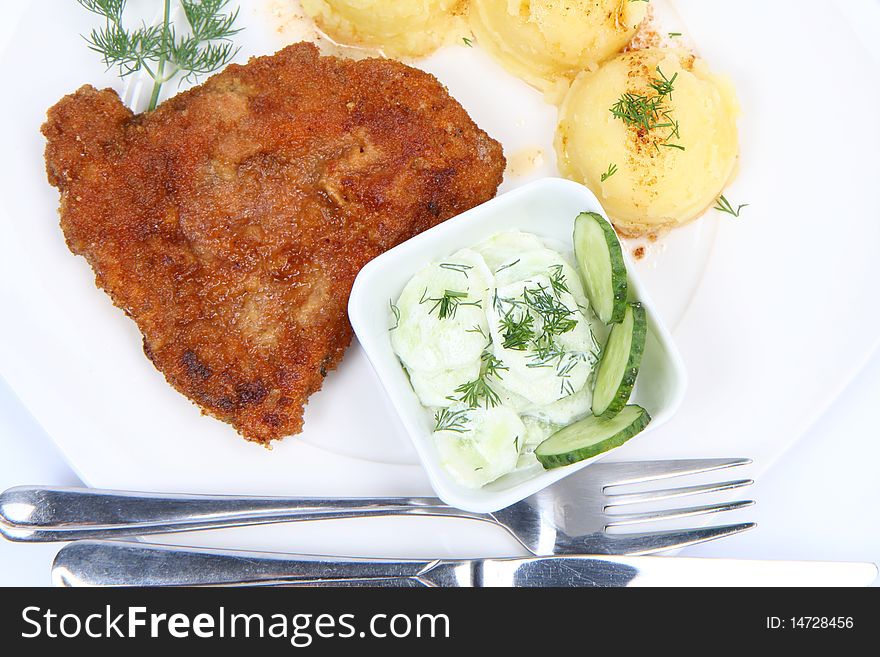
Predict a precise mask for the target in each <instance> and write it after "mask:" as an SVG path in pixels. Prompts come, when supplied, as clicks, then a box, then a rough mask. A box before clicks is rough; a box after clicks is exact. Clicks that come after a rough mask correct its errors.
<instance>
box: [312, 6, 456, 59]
mask: <svg viewBox="0 0 880 657" xmlns="http://www.w3.org/2000/svg"><path fill="white" fill-rule="evenodd" d="M302 7H303V9H304V10H305V12H306V13H307V14H308V15H309V16H311V17H312V18H313V19H314V20H315V22H316V23H317V24H318V27H320V28H321V29H322V30H323V31H324V32H325V33H326V34H327V35H328V36H329V37H330V38H331V39H333V40H334V41H336V42H338V43H345V44H352V45H361V46H367V47H370V48H379V49H381V50H382V51H383V52H384V53H385V54H386V55H388V56H389V57H421V56H423V55H427V54H429V53H431V52H433V51H434V50H436V49H437V48H438V47H440V46H441V45H443V44H444V43H446V42H447V41H449V40H452V39H458V38H460V37H461V36H462V35H463V34H466V30H465V29H464V18H463V14H464V12H465V11H466V3H465V0H396V1H395V2H389V1H388V0H302Z"/></svg>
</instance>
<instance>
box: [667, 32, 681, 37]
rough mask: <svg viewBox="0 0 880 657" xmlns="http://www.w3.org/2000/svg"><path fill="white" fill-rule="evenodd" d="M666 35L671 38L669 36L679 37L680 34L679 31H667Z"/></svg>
mask: <svg viewBox="0 0 880 657" xmlns="http://www.w3.org/2000/svg"><path fill="white" fill-rule="evenodd" d="M668 36H669V37H670V38H671V37H680V36H681V32H669V33H668Z"/></svg>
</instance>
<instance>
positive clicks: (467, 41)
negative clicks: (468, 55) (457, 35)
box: [461, 37, 474, 48]
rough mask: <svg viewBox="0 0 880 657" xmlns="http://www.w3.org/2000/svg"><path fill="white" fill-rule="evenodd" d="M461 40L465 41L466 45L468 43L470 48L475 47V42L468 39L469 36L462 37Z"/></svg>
mask: <svg viewBox="0 0 880 657" xmlns="http://www.w3.org/2000/svg"><path fill="white" fill-rule="evenodd" d="M461 40H462V41H464V45H466V46H467V47H468V48H473V47H474V42H473V41H471V40H470V39H468V38H467V37H461Z"/></svg>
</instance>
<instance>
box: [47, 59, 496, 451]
mask: <svg viewBox="0 0 880 657" xmlns="http://www.w3.org/2000/svg"><path fill="white" fill-rule="evenodd" d="M42 131H43V134H44V135H45V136H46V139H47V140H48V145H47V147H46V168H47V172H48V176H49V181H50V182H51V183H52V184H53V185H55V186H56V187H58V189H59V190H60V191H61V207H60V213H61V227H62V229H63V231H64V235H65V237H66V239H67V243H68V245H69V247H70V250H71V251H73V252H74V253H76V254H80V255H83V256H84V257H85V258H86V259H87V260H88V261H89V263H90V264H91V266H92V267H93V269H94V270H95V274H96V280H97V284H98V285H99V286H100V287H102V288H103V289H104V290H105V291H106V292H107V293H108V294H109V295H110V296H111V297H112V299H113V302H114V303H115V304H116V305H117V306H119V307H120V308H122V309H123V310H124V311H125V312H126V313H127V314H128V315H129V316H130V317H131V318H132V319H134V321H135V322H137V325H138V326H139V327H140V330H141V332H142V333H143V336H144V351H145V352H146V354H147V356H148V357H149V358H150V360H152V362H153V363H154V364H155V366H156V367H157V368H158V369H159V370H161V371H162V373H163V374H164V375H165V377H166V378H167V379H168V381H169V382H170V383H171V385H173V386H174V387H175V388H177V390H179V391H180V392H182V393H183V394H185V395H186V396H188V397H189V398H190V399H192V400H193V401H194V402H195V403H196V404H198V405H199V406H200V407H201V408H202V409H203V411H204V412H206V413H209V414H210V415H213V416H214V417H217V418H219V419H221V420H224V421H226V422H229V423H230V424H232V425H233V426H234V427H235V428H236V429H237V430H238V431H239V432H240V433H241V434H242V435H243V436H244V437H245V438H247V439H249V440H254V441H258V442H263V443H266V442H268V441H271V440H273V439H277V438H281V437H283V436H287V435H290V434H294V433H298V432H299V431H300V430H301V429H302V424H303V420H302V415H303V407H304V405H305V403H306V400H307V399H308V396H309V395H310V394H312V393H313V392H315V391H316V390H318V389H319V388H320V387H321V382H322V379H323V377H324V376H325V375H326V374H327V372H328V371H330V370H331V369H333V368H334V367H336V365H337V364H338V363H339V361H340V359H341V357H342V354H343V352H344V351H345V348H346V347H347V346H348V344H349V342H350V340H351V327H350V326H349V323H348V319H347V314H346V305H347V302H348V296H349V292H350V291H351V286H352V283H353V281H354V278H355V275H356V274H357V272H358V270H359V269H360V268H361V267H362V266H363V265H364V264H365V263H366V262H367V261H369V260H370V259H371V258H373V257H375V256H376V255H378V254H380V253H382V252H383V251H385V250H386V249H389V248H390V247H392V246H394V245H396V244H398V243H400V242H402V241H403V240H406V239H407V238H409V237H411V236H413V235H415V234H417V233H419V232H420V231H423V230H425V229H427V228H429V227H431V226H433V225H435V224H437V223H439V222H441V221H444V220H445V219H448V218H449V217H452V216H453V215H456V214H458V213H460V212H462V211H464V210H467V209H468V208H470V207H473V206H474V205H477V204H479V203H481V202H483V201H486V200H487V199H489V198H491V197H492V196H494V194H495V191H496V188H497V187H498V184H499V183H500V181H501V177H502V172H503V169H504V157H503V155H502V153H501V147H500V145H499V144H498V143H497V142H495V141H494V140H493V139H491V138H490V137H489V136H487V135H486V133H485V132H483V131H482V130H480V129H479V128H478V127H477V126H476V125H475V124H474V122H473V121H472V120H471V119H470V117H468V115H467V113H466V112H465V111H464V110H463V109H462V107H461V106H460V105H459V104H458V103H457V102H456V101H455V100H454V99H453V98H451V97H450V96H449V94H448V93H447V92H446V90H445V89H444V88H443V86H441V85H440V83H439V82H438V81H437V80H436V79H435V78H434V77H433V76H431V75H428V74H427V73H424V72H422V71H419V70H416V69H413V68H410V67H408V66H405V65H403V64H400V63H399V62H395V61H389V60H378V59H365V60H361V61H351V60H347V59H338V58H335V57H322V56H319V54H318V51H317V49H316V48H315V47H314V46H312V45H311V44H296V45H292V46H290V47H287V48H285V49H284V50H281V51H280V52H278V53H277V54H275V55H273V56H271V57H260V58H256V59H253V60H251V61H250V62H249V63H248V64H247V65H244V66H237V65H232V66H229V67H227V68H226V69H225V70H224V71H223V72H222V73H220V74H218V75H215V76H213V77H211V78H210V79H208V80H207V81H206V82H205V83H204V84H202V85H201V86H199V87H196V88H194V89H192V90H190V91H187V92H185V93H181V94H179V95H177V96H176V97H174V98H171V99H170V100H168V101H166V102H165V103H164V104H162V105H161V106H160V107H159V108H158V109H157V110H156V111H154V112H151V113H147V114H141V115H133V114H132V113H131V112H130V111H129V110H128V109H127V108H126V107H124V106H123V105H122V103H121V102H120V100H119V97H118V96H117V95H116V93H115V92H113V91H111V90H104V91H98V90H96V89H94V88H93V87H90V86H84V87H82V88H81V89H79V91H77V92H76V93H75V94H72V95H70V96H67V97H65V98H63V99H62V100H61V101H60V102H58V103H57V104H56V105H55V106H54V107H52V108H51V109H50V110H49V113H48V120H47V122H46V123H45V124H44V125H43V128H42ZM376 312H377V313H383V312H386V310H385V309H384V308H376ZM339 403H340V405H343V404H344V403H345V400H344V399H340V400H339Z"/></svg>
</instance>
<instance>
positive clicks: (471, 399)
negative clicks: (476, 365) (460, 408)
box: [450, 351, 507, 408]
mask: <svg viewBox="0 0 880 657" xmlns="http://www.w3.org/2000/svg"><path fill="white" fill-rule="evenodd" d="M480 360H481V362H480V375H479V376H478V377H477V378H476V379H474V380H473V381H468V382H467V383H462V384H461V385H460V386H458V387H457V388H456V389H455V392H457V393H459V394H460V395H461V396H460V397H458V398H454V397H451V398H450V399H451V400H452V401H460V402H464V403H465V404H467V405H468V407H470V408H478V407H479V406H480V403H481V402H482V404H483V406H484V407H485V408H489V407H490V406H491V407H495V406H497V405H498V404H499V403H500V402H501V398H500V397H499V396H498V393H497V392H495V391H494V390H493V389H492V388H491V386H489V377H492V376H494V377H495V378H496V379H500V378H501V375H500V374H499V372H500V371H502V370H507V367H505V366H504V363H502V362H501V361H500V360H498V359H497V358H496V357H495V356H494V355H493V354H492V352H490V351H484V352H483V354H482V356H481V357H480Z"/></svg>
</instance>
